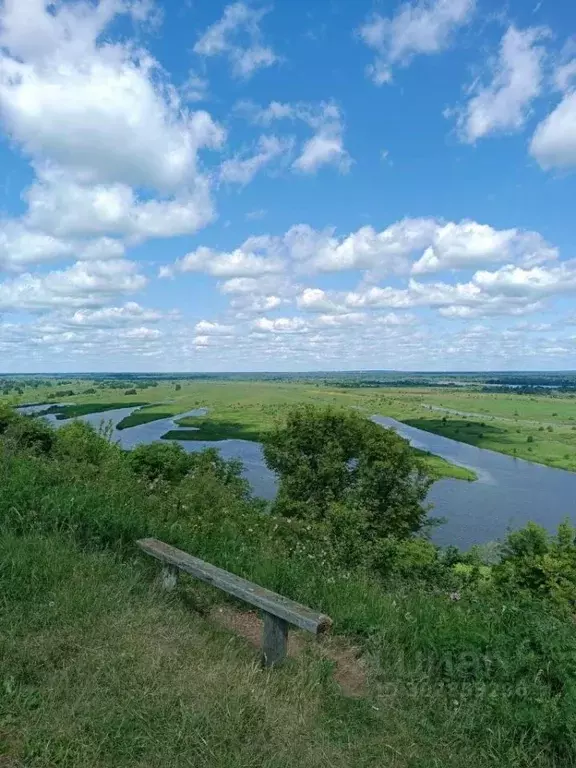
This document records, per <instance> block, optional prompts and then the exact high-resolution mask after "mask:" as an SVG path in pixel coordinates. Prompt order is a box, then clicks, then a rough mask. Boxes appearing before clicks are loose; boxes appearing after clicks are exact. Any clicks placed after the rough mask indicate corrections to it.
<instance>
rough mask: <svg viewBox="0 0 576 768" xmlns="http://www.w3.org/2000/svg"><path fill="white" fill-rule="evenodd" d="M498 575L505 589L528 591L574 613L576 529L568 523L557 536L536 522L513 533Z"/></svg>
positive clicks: (504, 548) (496, 571) (496, 573)
mask: <svg viewBox="0 0 576 768" xmlns="http://www.w3.org/2000/svg"><path fill="white" fill-rule="evenodd" d="M494 575H495V578H496V580H497V583H498V584H499V585H500V586H501V587H502V588H505V589H508V590H512V591H514V590H524V591H528V592H530V593H532V594H534V595H536V596H539V597H542V598H547V599H550V600H552V601H553V602H554V603H555V604H556V605H558V606H559V607H561V608H562V609H564V610H566V611H572V610H573V609H574V606H575V605H576V529H574V528H573V527H572V525H571V524H570V522H569V521H567V520H566V521H565V522H564V523H562V524H561V525H560V526H559V527H558V533H557V534H556V536H551V535H550V534H549V533H548V532H547V531H546V530H545V529H544V528H542V527H541V526H539V525H537V524H536V523H528V525H527V526H526V527H525V528H524V529H522V530H520V531H514V532H513V533H510V534H509V535H508V538H507V539H506V542H505V543H504V546H503V551H502V559H501V562H500V563H499V564H497V565H496V566H495V568H494Z"/></svg>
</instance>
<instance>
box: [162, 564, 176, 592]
mask: <svg viewBox="0 0 576 768" xmlns="http://www.w3.org/2000/svg"><path fill="white" fill-rule="evenodd" d="M177 583H178V568H175V567H174V566H173V565H165V566H164V568H162V574H161V576H160V584H161V586H162V589H165V590H166V591H167V592H171V591H172V590H173V589H176V584H177Z"/></svg>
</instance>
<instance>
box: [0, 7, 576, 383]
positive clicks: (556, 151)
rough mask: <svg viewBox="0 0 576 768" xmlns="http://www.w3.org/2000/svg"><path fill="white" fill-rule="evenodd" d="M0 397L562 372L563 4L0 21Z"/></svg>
mask: <svg viewBox="0 0 576 768" xmlns="http://www.w3.org/2000/svg"><path fill="white" fill-rule="evenodd" d="M0 131H1V134H0V136H1V138H0V162H1V164H2V169H3V174H2V179H3V181H2V184H0V206H1V212H0V217H1V218H0V313H1V314H0V371H3V372H33V371H92V370H93V371H115V370H135V371H173V370H177V371H237V370H240V371H242V370H244V371H245V370H254V371H258V370H320V369H326V370H334V369H361V368H367V369H390V368H394V369H401V370H490V369H499V370H506V369H509V370H519V369H561V370H566V369H574V368H576V304H575V297H576V248H575V243H574V210H575V201H576V5H574V3H572V2H559V0H541V1H538V0H512V1H511V2H509V3H508V4H506V6H505V7H503V6H502V4H501V3H497V2H495V1H494V0H411V2H404V3H401V2H394V1H393V0H386V1H382V2H373V1H372V0H355V1H354V2H351V1H350V0H315V1H314V2H311V1H310V0H275V2H269V3H262V2H255V1H254V2H250V1H249V0H246V1H245V2H236V3H226V2H220V0H188V1H187V2H175V0H170V1H166V2H165V3H164V4H162V3H161V2H160V0H157V2H152V0H100V2H96V0H94V1H93V2H89V1H88V0H86V2H73V1H71V0H61V1H59V2H46V1H45V0H4V2H3V3H2V4H0Z"/></svg>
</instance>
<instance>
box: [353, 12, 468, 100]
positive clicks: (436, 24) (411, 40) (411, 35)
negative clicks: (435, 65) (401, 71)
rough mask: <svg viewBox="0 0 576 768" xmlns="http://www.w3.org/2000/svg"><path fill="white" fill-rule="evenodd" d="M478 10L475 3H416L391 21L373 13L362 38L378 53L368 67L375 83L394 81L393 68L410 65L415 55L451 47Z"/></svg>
mask: <svg viewBox="0 0 576 768" xmlns="http://www.w3.org/2000/svg"><path fill="white" fill-rule="evenodd" d="M475 7H476V2H475V0H415V1H414V2H406V3H403V4H402V5H401V6H400V7H399V8H398V10H397V12H396V13H395V14H394V16H392V17H391V18H387V17H384V16H382V15H381V14H379V13H376V14H373V15H372V16H371V17H370V19H369V20H368V21H367V22H366V23H365V24H363V25H362V26H361V27H360V29H359V35H360V37H361V39H362V40H363V42H364V43H365V44H366V45H367V46H368V47H370V48H372V49H374V50H375V51H376V60H375V62H374V64H372V65H371V66H370V67H369V68H368V74H369V75H370V77H371V78H372V80H373V81H374V83H376V85H382V84H383V83H388V82H390V81H391V80H392V69H393V68H394V67H395V66H401V67H405V66H407V65H408V64H409V63H410V62H411V61H412V59H413V58H414V57H415V56H418V55H431V54H435V53H440V52H441V51H443V50H445V49H446V48H448V46H449V45H450V43H451V41H452V37H453V35H454V33H455V32H456V31H457V30H458V29H459V28H460V27H462V26H464V25H465V24H468V23H469V22H470V21H471V19H472V17H473V15H474V11H475Z"/></svg>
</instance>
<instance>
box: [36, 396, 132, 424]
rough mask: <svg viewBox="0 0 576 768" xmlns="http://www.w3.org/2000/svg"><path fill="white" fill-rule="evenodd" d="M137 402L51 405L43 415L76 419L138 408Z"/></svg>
mask: <svg viewBox="0 0 576 768" xmlns="http://www.w3.org/2000/svg"><path fill="white" fill-rule="evenodd" d="M140 405H141V403H139V402H134V401H132V402H130V401H128V402H111V403H98V402H97V403H92V402H90V403H73V404H70V405H52V406H50V407H49V408H48V409H47V410H46V411H44V413H53V414H55V415H56V418H57V419H58V420H59V421H61V420H64V419H76V418H78V417H79V416H87V415H88V414H90V413H104V412H105V411H114V410H116V409H118V408H138V407H139V406H140Z"/></svg>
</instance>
